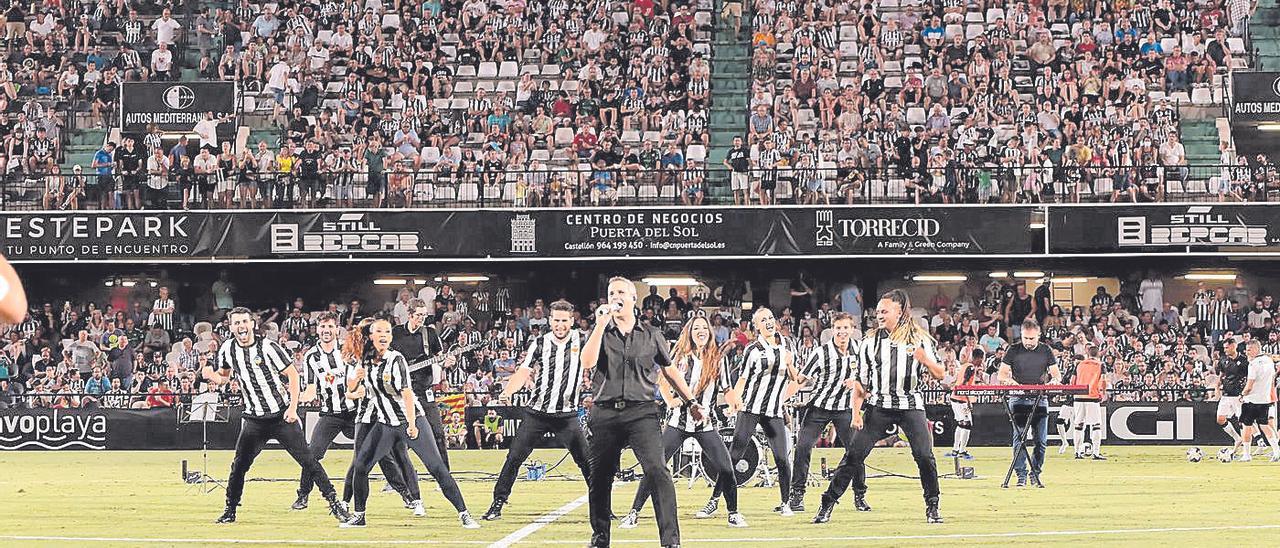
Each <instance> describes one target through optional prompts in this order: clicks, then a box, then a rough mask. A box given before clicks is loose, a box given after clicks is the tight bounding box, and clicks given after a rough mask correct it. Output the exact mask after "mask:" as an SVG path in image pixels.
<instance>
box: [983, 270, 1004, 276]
mask: <svg viewBox="0 0 1280 548" xmlns="http://www.w3.org/2000/svg"><path fill="white" fill-rule="evenodd" d="M987 277H990V278H1008V277H1009V273H1008V272H1005V271H1003V270H997V271H995V272H992V273H990V274H987Z"/></svg>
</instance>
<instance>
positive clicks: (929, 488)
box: [822, 405, 939, 502]
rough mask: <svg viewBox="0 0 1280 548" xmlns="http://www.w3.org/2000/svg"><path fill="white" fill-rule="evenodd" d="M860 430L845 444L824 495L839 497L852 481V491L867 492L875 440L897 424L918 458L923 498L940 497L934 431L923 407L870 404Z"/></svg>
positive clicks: (831, 497)
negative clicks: (886, 406) (841, 456)
mask: <svg viewBox="0 0 1280 548" xmlns="http://www.w3.org/2000/svg"><path fill="white" fill-rule="evenodd" d="M863 421H864V423H863V425H862V429H861V430H855V431H854V433H853V442H852V443H850V444H848V445H847V446H845V448H844V458H842V459H840V466H839V467H838V468H836V473H835V476H833V477H832V478H831V485H830V486H828V487H827V492H826V493H825V494H823V495H822V496H823V498H824V499H830V500H833V501H835V500H840V495H843V494H844V492H845V491H846V490H848V489H849V482H850V480H852V481H853V492H854V493H855V494H858V495H861V494H864V493H866V492H867V465H866V460H867V455H870V454H871V450H872V449H874V448H875V446H876V442H877V441H880V440H881V439H882V438H884V437H885V430H886V429H887V428H889V426H891V425H897V426H898V428H900V429H902V432H903V433H904V434H906V435H907V442H908V443H910V444H911V456H912V457H913V458H915V460H916V468H917V469H918V470H919V471H920V487H921V488H923V489H924V500H925V501H926V502H928V501H931V500H932V501H936V500H938V493H939V491H938V465H937V463H936V462H934V460H933V433H932V432H930V431H929V422H928V421H927V420H926V419H925V415H924V411H923V410H920V409H885V408H883V407H875V406H870V405H869V406H867V407H866V408H865V411H864V414H863Z"/></svg>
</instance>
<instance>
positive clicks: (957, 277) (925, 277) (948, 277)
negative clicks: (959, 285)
mask: <svg viewBox="0 0 1280 548" xmlns="http://www.w3.org/2000/svg"><path fill="white" fill-rule="evenodd" d="M968 279H969V277H968V276H965V275H962V274H917V275H915V276H912V277H911V281H913V282H963V281H968Z"/></svg>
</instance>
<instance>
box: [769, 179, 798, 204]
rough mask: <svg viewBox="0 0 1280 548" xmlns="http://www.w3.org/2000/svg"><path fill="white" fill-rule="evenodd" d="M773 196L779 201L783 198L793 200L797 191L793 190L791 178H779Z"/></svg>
mask: <svg viewBox="0 0 1280 548" xmlns="http://www.w3.org/2000/svg"><path fill="white" fill-rule="evenodd" d="M773 197H774V198H776V199H777V200H778V201H779V202H781V201H783V200H791V199H792V198H795V193H794V192H792V188H791V179H781V178H779V179H778V186H777V188H775V189H774V191H773Z"/></svg>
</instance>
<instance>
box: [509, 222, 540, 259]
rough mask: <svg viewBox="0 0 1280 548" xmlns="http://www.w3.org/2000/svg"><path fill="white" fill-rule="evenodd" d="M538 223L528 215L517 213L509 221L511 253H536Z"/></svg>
mask: <svg viewBox="0 0 1280 548" xmlns="http://www.w3.org/2000/svg"><path fill="white" fill-rule="evenodd" d="M537 232H538V221H537V219H534V218H533V217H532V216H530V215H529V214H528V213H518V214H516V216H515V217H513V218H512V219H511V252H512V253H537V252H538V237H537Z"/></svg>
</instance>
